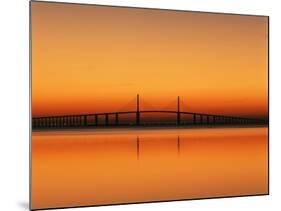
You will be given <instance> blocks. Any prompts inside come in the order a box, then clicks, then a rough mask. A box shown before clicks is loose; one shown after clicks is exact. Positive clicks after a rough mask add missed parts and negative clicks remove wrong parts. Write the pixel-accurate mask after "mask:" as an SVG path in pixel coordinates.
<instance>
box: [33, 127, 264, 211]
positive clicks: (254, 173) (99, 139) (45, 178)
mask: <svg viewBox="0 0 281 211" xmlns="http://www.w3.org/2000/svg"><path fill="white" fill-rule="evenodd" d="M267 136H268V131H267V128H229V129H222V128H221V129H180V130H179V129H169V130H156V129H155V130H123V131H122V130H112V131H108V130H106V131H105V130H100V131H57V132H36V133H33V136H32V158H33V160H32V193H33V195H32V202H33V203H32V204H33V209H35V208H48V207H65V206H79V205H100V204H115V203H129V202H145V201H163V200H164V201H165V200H173V199H193V198H206V197H218V196H235V195H251V194H262V193H267V191H268V190H267V187H268V186H267V185H268V184H267V181H268V174H267V173H268V172H267V169H268V166H267V164H268V163H267V157H268V154H267V152H268V151H267V149H268V146H267V144H268V143H267ZM62 195H63V196H64V197H63V200H62V199H61V196H62Z"/></svg>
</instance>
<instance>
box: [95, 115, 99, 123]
mask: <svg viewBox="0 0 281 211" xmlns="http://www.w3.org/2000/svg"><path fill="white" fill-rule="evenodd" d="M98 124H99V116H98V115H97V114H95V125H96V126H98Z"/></svg>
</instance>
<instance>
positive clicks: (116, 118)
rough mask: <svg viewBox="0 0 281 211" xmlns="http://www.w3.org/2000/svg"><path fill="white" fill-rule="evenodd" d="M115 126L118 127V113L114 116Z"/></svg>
mask: <svg viewBox="0 0 281 211" xmlns="http://www.w3.org/2000/svg"><path fill="white" fill-rule="evenodd" d="M115 125H119V116H118V113H116V114H115Z"/></svg>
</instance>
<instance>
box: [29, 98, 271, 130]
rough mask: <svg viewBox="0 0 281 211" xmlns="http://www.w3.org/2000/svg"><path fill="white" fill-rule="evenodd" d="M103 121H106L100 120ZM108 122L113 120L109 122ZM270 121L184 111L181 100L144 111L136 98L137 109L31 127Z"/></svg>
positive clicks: (46, 120)
mask: <svg viewBox="0 0 281 211" xmlns="http://www.w3.org/2000/svg"><path fill="white" fill-rule="evenodd" d="M149 113H150V114H153V113H154V114H161V113H162V114H172V115H174V118H175V119H174V120H175V121H174V122H165V121H159V122H154V123H145V122H143V121H142V118H141V117H142V115H144V114H149ZM124 115H133V116H134V118H133V119H132V120H131V121H129V122H127V123H121V121H120V119H122V116H124ZM101 119H102V120H103V121H101ZM109 119H110V120H111V121H109ZM263 124H267V120H264V119H255V118H245V117H237V116H226V115H218V114H206V113H195V112H186V111H181V109H180V97H179V96H178V98H177V108H176V110H162V109H161V110H150V109H148V110H142V109H141V108H140V98H139V95H137V98H136V104H135V110H129V111H119V112H103V113H92V114H91V113H90V114H77V115H62V116H45V117H34V118H32V128H34V129H37V128H38V129H44V128H87V127H93V128H95V127H120V126H132V127H133V126H185V125H196V126H200V125H263Z"/></svg>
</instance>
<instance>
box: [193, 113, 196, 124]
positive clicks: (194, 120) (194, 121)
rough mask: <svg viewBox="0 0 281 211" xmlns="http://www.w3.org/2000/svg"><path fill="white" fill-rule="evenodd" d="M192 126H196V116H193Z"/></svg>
mask: <svg viewBox="0 0 281 211" xmlns="http://www.w3.org/2000/svg"><path fill="white" fill-rule="evenodd" d="M193 124H194V125H196V114H193Z"/></svg>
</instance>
